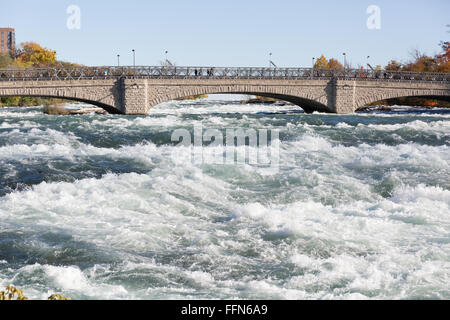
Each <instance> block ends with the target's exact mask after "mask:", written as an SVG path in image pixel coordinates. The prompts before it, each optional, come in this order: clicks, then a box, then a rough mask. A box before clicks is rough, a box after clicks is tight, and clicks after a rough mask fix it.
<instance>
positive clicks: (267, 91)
mask: <svg viewBox="0 0 450 320" xmlns="http://www.w3.org/2000/svg"><path fill="white" fill-rule="evenodd" d="M318 91H319V92H318ZM202 94H207V95H211V94H243V95H254V96H261V97H267V98H274V99H277V100H283V101H287V102H290V103H292V104H294V105H296V106H299V107H300V108H302V109H303V110H304V111H305V112H306V113H312V112H314V111H319V112H333V111H332V110H329V108H328V106H327V105H328V99H329V98H330V97H329V96H328V95H327V94H326V93H324V90H323V89H322V90H316V91H314V90H311V88H301V87H300V88H299V87H298V86H295V87H294V86H292V87H289V86H281V85H280V86H267V85H266V86H265V85H245V84H244V85H230V86H209V85H205V86H201V85H200V86H173V87H169V88H166V90H165V92H163V93H160V94H158V96H157V97H155V99H149V104H148V110H147V112H150V113H151V111H150V109H151V108H152V107H154V106H156V105H158V104H160V103H163V102H167V101H171V100H177V99H180V98H184V97H189V96H196V95H202Z"/></svg>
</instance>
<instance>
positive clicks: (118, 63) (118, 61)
mask: <svg viewBox="0 0 450 320" xmlns="http://www.w3.org/2000/svg"><path fill="white" fill-rule="evenodd" d="M117 66H118V67H120V54H118V55H117Z"/></svg>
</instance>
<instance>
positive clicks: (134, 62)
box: [131, 49, 136, 67]
mask: <svg viewBox="0 0 450 320" xmlns="http://www.w3.org/2000/svg"><path fill="white" fill-rule="evenodd" d="M131 51H133V67H136V50H134V49H133V50H131Z"/></svg>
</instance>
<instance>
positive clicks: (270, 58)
mask: <svg viewBox="0 0 450 320" xmlns="http://www.w3.org/2000/svg"><path fill="white" fill-rule="evenodd" d="M271 67H272V52H271V53H269V68H271Z"/></svg>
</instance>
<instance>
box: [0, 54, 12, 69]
mask: <svg viewBox="0 0 450 320" xmlns="http://www.w3.org/2000/svg"><path fill="white" fill-rule="evenodd" d="M13 64H14V60H13V59H12V58H11V57H10V56H9V54H4V53H0V68H8V67H11V66H12V65H13Z"/></svg>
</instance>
